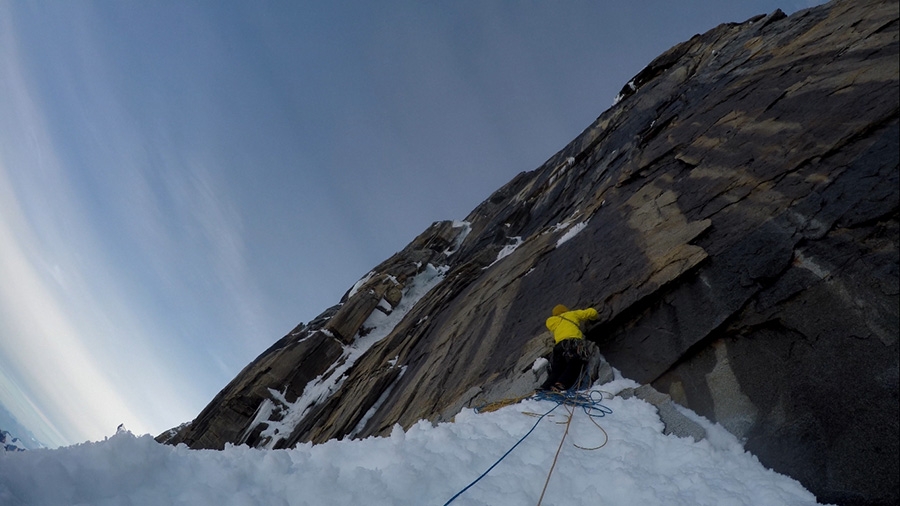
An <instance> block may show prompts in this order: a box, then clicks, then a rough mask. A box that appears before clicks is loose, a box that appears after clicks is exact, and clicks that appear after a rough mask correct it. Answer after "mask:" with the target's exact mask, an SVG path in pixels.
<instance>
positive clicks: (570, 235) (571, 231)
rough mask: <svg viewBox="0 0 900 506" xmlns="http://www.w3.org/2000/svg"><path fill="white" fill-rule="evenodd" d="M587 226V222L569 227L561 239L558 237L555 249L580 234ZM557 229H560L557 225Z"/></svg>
mask: <svg viewBox="0 0 900 506" xmlns="http://www.w3.org/2000/svg"><path fill="white" fill-rule="evenodd" d="M587 224H588V222H587V221H582V222H581V223H578V224H577V225H574V226H572V227H570V228H569V229H568V230H566V233H565V234H563V235H562V237H560V238H559V240H558V241H556V247H557V248H558V247H560V246H561V245H562V244H563V243H565V242H567V241H568V240H569V239H571V238H573V237H575V236H576V235H578V232H581V231H582V230H584V227H586V226H587ZM558 227H560V228H562V227H561V226H559V225H558Z"/></svg>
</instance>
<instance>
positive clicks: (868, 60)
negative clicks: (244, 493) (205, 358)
mask: <svg viewBox="0 0 900 506" xmlns="http://www.w3.org/2000/svg"><path fill="white" fill-rule="evenodd" d="M898 58H900V51H898V3H897V2H896V1H889V2H883V1H849V0H848V1H838V2H832V3H829V4H827V5H824V6H820V7H816V8H813V9H809V10H805V11H801V12H798V13H796V14H794V15H792V16H790V17H787V16H785V15H784V14H783V13H782V12H781V11H776V12H775V13H773V14H770V15H767V16H759V17H755V18H753V19H750V20H748V21H746V22H744V23H740V24H725V25H721V26H719V27H717V28H715V29H713V30H710V31H709V32H707V33H705V34H703V35H697V36H695V37H694V38H692V39H691V40H689V41H687V42H684V43H682V44H680V45H678V46H676V47H674V48H672V49H670V50H669V51H667V52H666V53H664V54H663V55H661V56H660V57H659V58H657V59H656V60H654V61H653V62H651V63H650V64H649V65H648V66H647V67H646V68H645V69H644V70H643V71H641V72H640V73H639V74H638V75H637V76H636V77H635V78H634V79H633V80H632V81H631V82H630V83H628V84H627V85H626V86H625V87H624V88H623V90H622V93H621V94H620V96H619V98H618V101H617V103H616V105H614V106H613V107H612V108H610V109H609V110H607V111H606V112H604V113H603V114H602V115H601V116H600V117H599V118H598V119H597V120H596V121H595V122H594V123H593V124H592V125H591V126H589V127H588V128H587V129H586V130H585V131H584V132H583V133H582V134H581V135H579V136H578V137H577V138H576V139H575V140H574V141H572V142H571V143H570V144H569V145H568V146H566V147H565V148H564V149H563V150H561V151H560V152H559V153H557V154H556V155H554V156H553V157H551V158H550V159H549V160H548V161H547V162H546V163H545V164H544V165H543V166H541V167H539V168H538V169H537V170H534V171H532V172H527V173H522V174H519V175H518V176H516V177H515V178H514V179H513V180H512V181H511V182H509V183H508V184H507V185H505V186H504V187H503V188H501V189H499V190H498V191H497V192H495V193H494V194H493V195H491V196H490V198H488V199H487V200H486V201H485V202H484V203H482V204H481V205H479V206H478V207H477V208H476V209H475V210H474V211H473V212H472V213H471V214H470V215H469V216H468V217H467V218H466V219H465V221H463V222H456V223H454V222H440V223H435V224H434V225H432V226H431V227H430V228H429V229H428V230H426V231H425V232H424V233H423V234H422V235H420V236H419V237H417V238H416V239H415V240H414V241H413V242H412V243H411V244H410V245H409V246H407V247H406V248H405V249H403V250H402V251H400V252H399V253H397V254H396V255H394V256H393V257H391V258H390V259H388V260H387V261H385V262H384V263H382V264H381V265H379V266H377V267H376V268H375V269H373V271H372V272H371V273H370V275H368V276H366V277H365V278H364V279H363V280H361V281H360V282H359V283H358V284H357V286H355V287H353V289H351V290H350V291H348V293H347V294H346V295H345V296H344V297H343V299H342V300H341V301H340V303H339V304H338V305H336V306H334V307H332V308H329V309H328V310H326V311H325V312H323V313H322V315H321V316H319V317H318V318H317V319H315V320H314V321H311V322H309V323H307V324H305V325H300V326H298V327H297V328H296V329H294V330H293V331H292V332H290V333H289V334H288V335H286V336H285V337H284V338H282V339H281V340H279V341H278V342H277V343H275V344H274V345H273V346H272V347H271V348H270V349H268V350H266V351H265V352H264V353H263V354H261V355H260V356H259V357H258V358H257V359H256V360H254V361H253V362H252V363H251V364H249V365H248V366H247V367H246V368H245V369H244V370H243V371H242V372H241V373H240V374H239V375H238V376H237V377H236V378H235V379H234V380H233V381H232V382H231V383H229V384H228V385H227V386H226V387H225V388H224V389H223V390H222V391H221V392H220V393H219V394H218V395H217V396H216V398H215V399H213V401H212V402H211V403H210V404H209V405H208V406H207V407H206V408H205V409H204V410H203V411H202V412H201V413H200V414H199V415H198V417H197V418H196V419H195V420H194V421H193V422H192V423H190V424H188V425H185V426H183V427H181V428H179V429H178V430H174V431H172V432H170V433H167V434H165V435H162V436H160V438H159V439H160V440H164V441H166V442H170V443H180V442H183V443H186V444H188V445H189V446H191V447H192V448H221V447H223V445H225V444H226V443H246V444H250V445H252V446H260V447H268V448H282V447H290V446H292V445H294V444H296V443H297V442H301V441H314V442H316V441H325V440H328V439H330V438H344V437H365V436H369V435H381V434H386V433H388V432H389V431H390V430H391V427H392V426H393V425H394V424H398V423H399V424H400V425H402V426H404V427H408V426H410V425H412V424H413V423H415V422H416V421H418V420H420V419H429V420H432V421H442V420H449V419H450V418H452V416H453V415H454V414H456V413H457V412H458V411H459V410H460V409H461V408H463V407H466V406H481V405H485V404H488V403H491V402H494V401H497V400H500V399H504V398H507V397H514V396H515V395H521V394H523V393H527V392H528V391H529V390H530V389H532V388H534V386H535V385H536V384H537V382H538V381H539V379H540V378H539V376H540V369H539V368H536V367H534V365H535V363H536V360H537V359H539V358H540V357H542V356H546V355H547V354H548V352H549V350H550V346H551V343H550V341H549V339H548V336H547V335H546V333H545V330H544V327H543V322H544V319H545V318H546V317H547V316H548V313H549V311H550V308H552V307H553V305H554V304H557V303H564V304H567V305H569V306H581V307H583V306H593V307H595V308H597V309H598V311H599V312H600V316H601V318H600V324H599V325H597V326H596V327H594V328H593V329H591V330H590V331H589V334H588V337H589V338H591V339H592V340H594V341H595V342H596V343H597V344H598V345H599V346H600V348H601V350H602V352H603V354H604V356H605V357H606V358H607V360H608V361H609V362H610V363H611V364H612V365H613V366H614V367H616V368H617V369H619V370H620V371H622V373H623V374H624V375H625V376H626V377H629V378H632V379H634V380H636V381H638V382H640V383H643V384H645V385H647V386H646V387H645V389H644V390H643V391H641V392H638V391H635V394H636V395H640V396H642V398H646V399H650V402H653V403H654V404H655V405H657V406H658V407H659V409H660V410H661V412H662V411H663V410H667V411H671V412H675V411H676V410H675V409H674V404H673V402H674V403H678V404H681V405H683V406H686V407H689V408H690V409H692V410H694V411H695V412H697V413H699V414H701V415H703V416H706V417H708V418H709V419H711V420H714V421H716V422H718V423H719V424H721V425H722V426H724V427H725V428H726V429H728V430H729V431H731V432H732V433H734V434H735V435H737V436H738V437H739V438H741V439H742V440H743V441H744V442H745V446H746V448H747V449H748V450H749V451H751V452H753V453H754V454H755V455H757V456H758V458H759V459H760V461H761V462H762V463H763V464H764V465H766V466H768V467H771V468H773V469H775V470H776V471H778V472H782V473H785V474H788V475H790V476H792V477H794V478H796V479H798V480H799V481H800V482H802V483H803V484H804V485H805V486H806V487H807V488H808V489H810V490H811V491H812V492H813V493H815V494H816V495H817V497H818V499H819V500H820V501H823V502H835V503H839V504H869V505H875V504H892V505H893V504H897V502H898V501H900V497H898V495H900V494H898V488H900V484H898V480H900V479H898V463H897V456H898V453H900V450H898V432H900V431H898V370H900V368H898V344H897V343H898V334H900V274H898V263H900V262H898V243H900V227H898V198H900V181H898V175H900V148H898V137H900V127H898V124H900V123H898V118H900V88H898V82H900V79H898V67H900V63H898V61H900V60H898ZM674 414H675V415H676V416H677V412H676V413H674ZM676 433H677V432H676ZM683 435H691V433H690V432H689V431H688V432H684V433H683ZM695 437H702V435H701V434H697V435H695Z"/></svg>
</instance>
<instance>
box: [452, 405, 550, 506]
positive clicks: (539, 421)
mask: <svg viewBox="0 0 900 506" xmlns="http://www.w3.org/2000/svg"><path fill="white" fill-rule="evenodd" d="M560 406H562V403H559V404H557V405H556V406H553V408H552V409H551V410H550V411H547V412H546V413H544V414H543V415H541V416H540V417H539V418H538V419H537V421H536V422H534V425H532V426H531V430H529V431H528V432H527V433H526V434H525V435H524V436H522V439H520V440H518V441H516V444H514V445H513V446H512V448H510V449H509V450H507V451H506V453H504V454H503V456H502V457H500V458H499V459H498V460H497V462H494V463H493V464H492V465H491V467H489V468H487V471H485V472H483V473H481V476H479V477H478V478H475V481H473V482H472V483H469V484H468V485H466V488H464V489H462V490H460V491H459V492H457V493H456V495H454V496H453V497H451V498H450V500H449V501H447V502H445V503H444V506H447V505H448V504H450V503H452V502H453V501H455V500H456V498H457V497H459V496H461V495H462V494H463V492H465V491H466V490H469V489H470V488H472V486H473V485H475V484H476V483H478V482H479V481H481V479H482V478H484V477H485V476H487V474H488V473H489V472H491V469H493V468H495V467H497V464H499V463H500V461H502V460H503V459H505V458H506V456H507V455H509V454H510V453H512V451H513V450H515V449H516V447H517V446H519V443H521V442H522V441H525V438H527V437H528V436H529V435H531V433H532V432H534V429H536V428H537V426H538V424H539V423H541V420H543V419H544V417H545V416H547V415H549V414H550V413H552V412H553V411H554V410H556V408H558V407H560Z"/></svg>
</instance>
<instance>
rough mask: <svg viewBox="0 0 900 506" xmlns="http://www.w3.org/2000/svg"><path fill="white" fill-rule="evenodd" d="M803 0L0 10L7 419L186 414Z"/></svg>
mask: <svg viewBox="0 0 900 506" xmlns="http://www.w3.org/2000/svg"><path fill="white" fill-rule="evenodd" d="M818 3H821V2H818V1H815V0H811V1H808V0H782V1H777V0H771V1H770V0H753V1H746V0H741V1H737V0H735V1H723V0H708V1H699V0H698V1H691V2H678V3H677V4H676V3H673V2H669V1H642V2H633V1H630V0H629V1H612V0H609V1H603V2H596V1H577V0H576V1H572V2H524V3H523V2H504V1H482V0H478V1H476V0H472V1H459V2H432V3H426V2H404V1H385V2H301V1H292V2H287V1H285V2H227V1H224V2H223V1H208V2H203V1H190V2H183V1H172V2H168V1H160V2H114V1H111V0H109V1H97V2H91V1H87V0H85V1H79V2H55V1H38V2H24V1H10V0H0V406H2V407H3V408H5V409H6V410H7V411H8V412H9V413H11V415H12V416H13V417H14V418H15V419H16V420H17V421H18V422H20V423H21V424H22V425H23V426H25V427H27V428H28V429H29V430H31V431H32V432H33V434H34V435H35V437H37V439H39V440H40V441H42V442H43V443H44V444H46V445H48V446H51V447H56V446H61V445H69V444H74V443H79V442H82V441H87V440H93V441H96V440H99V439H102V438H104V437H106V436H108V435H110V434H113V433H114V432H115V431H116V427H117V426H118V425H119V424H123V423H124V424H125V426H126V427H128V428H129V429H130V430H132V431H134V432H135V433H138V434H143V433H151V434H158V433H160V432H162V431H164V430H166V429H168V428H171V427H173V426H176V425H179V424H181V423H183V422H186V421H189V420H191V419H192V418H193V417H194V416H196V415H197V414H198V413H199V412H200V410H201V409H202V408H203V407H204V406H205V405H206V404H207V403H208V402H209V401H210V400H211V399H212V398H213V396H214V395H215V394H216V393H217V392H218V391H219V390H220V389H221V388H222V387H224V386H225V384H227V382H228V381H230V380H231V379H232V378H233V377H234V376H235V375H236V374H237V373H238V372H239V371H240V370H241V369H242V368H243V367H244V366H245V365H246V364H247V363H248V362H250V361H251V360H252V359H253V358H255V357H256V356H257V355H258V354H259V353H261V352H262V351H264V350H265V349H266V348H267V347H268V346H269V345H271V344H272V343H273V342H275V341H276V340H277V339H279V338H280V337H282V336H283V335H285V334H286V333H287V332H288V331H290V330H291V329H292V328H294V327H295V326H296V325H297V324H298V323H300V322H306V321H309V320H310V319H312V318H313V317H315V316H316V315H317V314H319V313H320V312H321V311H323V310H324V309H326V308H327V307H329V306H331V305H333V304H335V303H337V302H338V300H339V299H340V297H341V296H342V295H343V293H344V292H345V291H346V290H347V289H349V288H350V287H351V286H352V285H353V284H354V283H355V282H356V281H357V280H358V279H359V278H361V277H362V276H364V275H365V274H366V273H367V272H368V271H369V270H370V269H371V268H372V267H374V266H375V265H377V264H378V263H380V262H381V261H382V260H384V259H386V258H388V257H389V256H390V255H392V254H393V253H395V252H396V251H399V250H400V249H402V248H403V247H404V246H405V245H406V244H408V243H409V242H410V241H411V240H412V239H413V238H414V237H415V236H416V235H418V234H419V233H420V232H422V231H423V230H425V228H427V226H428V225H430V224H431V223H432V222H434V221H438V220H456V219H462V218H464V217H465V216H466V215H467V214H468V213H469V211H471V210H472V209H473V208H474V207H476V206H477V205H478V204H479V203H480V202H482V201H483V200H484V199H486V198H487V197H488V196H489V195H490V194H491V193H492V192H493V191H494V190H496V189H498V188H499V187H500V186H502V185H503V184H505V183H506V182H508V181H509V180H510V179H512V177H513V176H515V175H516V174H517V173H519V172H522V171H528V170H532V169H535V168H537V167H538V166H539V165H540V164H541V163H543V162H544V161H545V160H546V159H547V158H549V157H550V156H552V155H553V154H554V153H555V152H556V151H557V150H559V149H561V148H562V147H564V146H565V144H566V143H567V142H568V141H570V140H571V139H573V138H574V137H575V136H576V135H578V134H579V133H580V132H581V131H582V130H583V129H584V128H586V127H587V126H588V125H589V124H590V123H591V122H592V121H593V120H594V119H595V118H596V117H597V116H599V115H600V114H601V113H602V112H603V111H604V110H606V109H607V108H608V107H609V106H611V105H612V102H613V100H614V98H615V96H616V94H617V93H618V91H619V90H620V89H621V88H622V86H623V85H624V84H625V83H626V82H628V80H629V79H630V78H631V77H633V76H634V75H635V74H636V73H637V72H639V71H640V70H641V68H643V67H644V66H645V65H646V64H647V63H649V62H650V61H651V60H652V59H653V58H654V57H656V56H657V55H659V54H660V53H662V52H663V51H665V50H666V49H668V48H670V47H671V46H673V45H675V44H676V43H678V42H681V41H684V40H687V39H689V38H690V37H691V36H693V35H694V34H696V33H702V32H704V31H706V30H709V29H711V28H713V27H715V26H716V25H718V24H720V23H723V22H733V21H744V20H746V19H748V18H750V17H752V16H753V15H756V14H763V13H770V12H772V11H774V10H775V9H776V8H781V9H782V10H784V11H785V12H786V13H788V14H790V13H793V12H795V11H797V10H799V9H801V8H805V7H809V6H811V5H814V4H818Z"/></svg>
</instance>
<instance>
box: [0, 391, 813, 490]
mask: <svg viewBox="0 0 900 506" xmlns="http://www.w3.org/2000/svg"><path fill="white" fill-rule="evenodd" d="M605 388H609V386H607V387H605ZM603 404H604V405H605V406H607V407H609V408H611V409H612V411H613V412H612V414H610V415H607V416H605V417H603V418H599V419H594V421H596V422H598V423H599V425H600V426H601V427H602V428H603V430H605V431H606V433H607V434H608V442H607V443H606V444H605V445H604V446H603V447H602V448H600V449H596V450H585V449H581V448H594V447H597V446H600V445H601V444H603V443H604V441H607V437H606V435H605V434H604V432H603V430H601V429H599V428H598V427H597V425H595V424H594V423H593V421H592V420H591V419H590V418H589V417H588V416H587V415H586V414H585V413H584V412H582V411H580V410H575V411H574V414H573V415H572V421H571V424H570V426H569V430H568V434H567V435H566V439H565V442H564V444H563V446H562V449H561V451H560V454H559V458H558V461H557V464H556V466H555V468H554V469H553V472H552V475H551V476H550V480H549V484H548V486H547V489H546V492H545V496H544V501H543V504H566V505H572V506H577V505H582V504H583V505H592V506H593V505H596V504H616V505H631V504H633V505H641V506H645V505H667V506H669V505H684V506H696V505H710V506H721V505H735V506H737V505H748V506H751V505H754V506H755V505H759V504H779V505H797V506H800V505H813V504H816V500H815V497H814V496H813V495H812V494H811V493H809V492H808V491H807V490H805V489H804V488H803V487H802V486H801V485H800V484H799V483H798V482H796V481H795V480H793V479H790V478H788V477H786V476H783V475H779V474H777V473H775V472H773V471H770V470H767V469H765V468H764V467H763V466H762V465H760V463H759V461H758V460H757V459H756V458H755V457H753V456H752V455H750V454H749V453H746V452H745V451H743V449H742V448H741V446H740V444H739V443H738V442H737V441H736V440H734V438H732V437H730V436H727V435H725V433H724V431H723V430H721V428H719V427H716V426H712V425H709V424H707V425H708V427H707V429H708V432H710V433H711V435H712V437H710V439H709V440H704V441H700V442H695V441H694V440H693V439H691V438H687V439H681V438H677V437H674V436H665V435H663V434H662V432H661V431H662V428H663V427H662V422H660V420H659V417H658V416H657V414H656V410H655V408H654V407H653V406H651V405H649V404H647V403H645V402H643V401H641V400H639V399H636V398H632V399H627V400H625V399H621V398H612V399H607V400H604V401H603ZM553 407H554V403H552V402H549V401H538V400H533V399H532V400H526V401H524V402H522V403H520V404H517V405H514V406H509V407H506V408H503V409H501V410H498V411H496V412H493V413H481V414H477V413H475V412H473V411H471V410H467V411H463V412H462V413H460V414H459V415H458V416H457V417H456V420H455V422H454V423H444V424H440V425H438V426H436V427H435V426H432V425H431V424H430V423H427V422H420V423H419V424H417V425H415V426H413V427H412V428H410V429H409V430H408V431H406V432H404V431H403V430H401V429H400V428H399V427H395V428H394V430H393V432H392V433H391V435H390V436H389V437H384V438H368V439H365V440H356V441H336V440H335V441H329V442H327V443H324V444H319V445H312V444H305V445H299V446H298V447H296V448H294V449H291V450H259V449H251V448H248V447H246V446H240V447H228V448H226V449H225V450H224V451H214V450H189V449H188V448H187V447H185V446H178V447H172V446H166V445H161V444H158V443H156V442H155V441H154V440H153V438H152V437H150V436H149V435H148V436H141V437H135V436H134V435H132V434H130V433H127V432H122V433H118V434H116V435H115V436H112V437H110V438H108V439H107V440H105V441H102V442H96V443H84V444H81V445H77V446H72V447H68V448H60V449H56V450H36V451H30V452H21V453H18V452H16V453H7V454H5V455H0V504H4V505H75V504H98V505H132V506H141V505H148V506H150V505H152V506H156V505H160V504H173V505H191V506H197V505H215V506H222V505H272V506H285V505H310V506H312V505H316V506H320V505H346V504H366V505H409V506H421V505H429V504H434V505H442V504H444V503H445V502H446V501H447V500H449V499H450V498H451V497H453V496H454V495H455V494H456V493H457V492H459V491H460V490H462V489H463V488H465V487H466V486H467V485H469V484H470V483H471V482H472V481H474V480H475V479H476V478H477V477H478V476H479V475H480V474H481V473H483V472H484V471H485V470H486V469H488V468H489V467H490V466H491V465H492V464H494V463H495V462H496V461H497V460H498V459H499V458H500V457H501V456H502V455H503V454H504V453H505V452H506V451H507V450H509V449H510V448H511V447H512V446H513V445H514V444H515V443H516V442H517V441H519V439H520V438H522V436H524V435H525V434H526V433H528V431H529V430H530V429H531V428H532V426H534V424H535V422H537V420H538V418H537V415H541V414H544V413H546V412H548V411H550V410H551V409H552V408H553ZM568 416H569V414H568V412H567V411H566V409H565V406H561V407H559V408H557V409H556V410H554V411H553V412H552V413H551V414H550V415H548V416H546V417H544V418H543V419H542V420H541V421H540V423H539V424H538V426H537V428H536V429H535V430H534V432H532V433H531V434H530V435H529V436H528V437H527V438H526V439H525V440H524V441H522V443H521V444H520V445H519V446H518V447H517V448H516V449H515V450H514V451H513V452H512V453H510V454H509V456H507V457H506V458H505V459H504V460H503V461H502V462H500V463H499V464H498V465H497V467H495V468H494V469H493V470H491V472H490V473H489V474H488V475H487V476H486V477H485V478H484V479H482V480H481V481H479V482H478V483H477V484H475V485H474V486H473V487H472V488H470V489H469V490H467V491H466V492H465V493H463V494H462V495H461V496H459V497H458V498H457V499H456V500H454V501H453V503H452V504H453V505H491V506H499V505H522V504H537V501H538V498H539V497H540V495H541V492H542V489H543V488H544V483H545V481H547V476H548V474H549V473H550V469H551V466H552V464H553V458H554V455H555V453H556V451H557V448H558V447H559V444H560V441H561V440H562V439H563V435H564V434H565V431H566V424H565V422H566V421H567V420H568ZM575 445H578V446H575ZM579 447H581V448H579Z"/></svg>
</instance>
